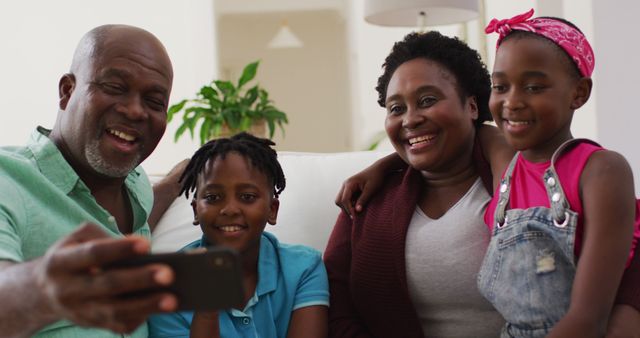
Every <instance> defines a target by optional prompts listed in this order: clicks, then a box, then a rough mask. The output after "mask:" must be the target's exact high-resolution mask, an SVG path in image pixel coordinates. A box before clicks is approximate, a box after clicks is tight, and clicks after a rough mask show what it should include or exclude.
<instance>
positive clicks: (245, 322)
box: [242, 317, 251, 325]
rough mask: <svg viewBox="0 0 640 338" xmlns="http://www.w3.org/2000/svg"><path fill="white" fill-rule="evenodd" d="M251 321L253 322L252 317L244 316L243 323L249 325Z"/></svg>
mask: <svg viewBox="0 0 640 338" xmlns="http://www.w3.org/2000/svg"><path fill="white" fill-rule="evenodd" d="M249 323H251V319H249V318H247V317H244V318H242V324H244V325H249Z"/></svg>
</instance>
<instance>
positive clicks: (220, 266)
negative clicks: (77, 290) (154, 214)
mask: <svg viewBox="0 0 640 338" xmlns="http://www.w3.org/2000/svg"><path fill="white" fill-rule="evenodd" d="M152 263H162V264H166V265H169V266H170V267H171V269H173V273H174V275H175V278H174V282H173V284H171V285H169V286H167V287H164V288H160V289H155V290H150V291H168V292H171V293H173V294H174V295H176V297H177V298H178V310H179V311H186V310H190V311H196V310H203V311H208V310H222V309H229V308H242V305H243V303H244V289H243V282H242V270H241V265H240V257H239V256H238V254H237V253H236V252H235V251H234V250H232V249H229V248H223V247H210V248H200V249H194V250H190V251H178V252H172V253H161V254H149V255H145V256H139V257H136V258H134V259H131V260H127V261H121V262H117V263H115V264H113V265H111V266H110V267H111V268H127V267H137V266H142V265H147V264H152ZM128 296H135V294H133V295H128Z"/></svg>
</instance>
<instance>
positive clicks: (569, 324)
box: [336, 11, 638, 337]
mask: <svg viewBox="0 0 640 338" xmlns="http://www.w3.org/2000/svg"><path fill="white" fill-rule="evenodd" d="M532 15H533V11H530V12H528V13H525V14H523V15H519V16H516V17H514V18H512V19H510V20H502V21H498V20H494V21H492V22H491V24H490V25H489V27H488V29H487V30H488V31H491V32H498V33H499V34H500V39H499V41H498V46H499V48H498V51H497V55H496V61H495V66H494V73H493V75H492V81H493V88H492V93H491V99H490V109H491V112H492V115H493V118H494V119H495V121H496V123H497V124H498V126H499V128H500V129H501V130H502V132H503V134H504V135H493V134H492V132H491V130H490V128H489V129H486V128H485V129H483V130H481V131H480V132H479V133H480V136H481V139H482V141H483V146H484V147H485V154H487V155H488V156H487V157H489V159H490V162H491V167H492V171H493V173H494V185H496V186H497V185H498V183H501V184H500V185H499V188H498V189H497V190H496V194H495V195H494V198H493V200H492V202H491V204H490V206H489V209H488V211H487V213H486V217H485V220H486V222H487V224H489V226H490V227H491V228H492V232H493V237H492V240H491V244H490V246H489V248H488V252H487V254H486V258H485V261H484V263H483V268H482V271H481V273H480V276H479V278H478V280H479V288H480V290H481V292H482V293H483V294H484V295H485V296H486V297H487V298H488V299H489V300H490V301H491V302H492V303H493V305H494V306H495V307H496V309H497V310H498V311H499V312H500V313H501V314H502V315H503V316H504V317H505V319H506V320H507V324H506V327H505V329H504V332H503V336H504V337H510V336H516V337H518V336H526V337H539V336H545V335H547V334H549V336H555V337H572V336H575V337H590V336H594V337H597V336H603V335H604V333H605V330H606V329H607V319H608V318H609V316H610V314H611V308H612V305H613V302H614V299H615V296H616V290H617V288H618V285H619V284H620V278H621V276H622V272H623V270H624V267H625V261H628V258H630V257H631V256H630V255H629V252H630V251H631V252H633V251H632V250H633V248H630V247H631V246H632V243H633V246H635V242H636V241H637V237H638V232H637V230H636V236H634V239H633V241H632V233H633V231H634V230H633V229H634V227H635V229H638V220H637V219H636V215H637V214H638V213H637V209H636V208H637V206H636V204H635V202H636V201H635V197H634V192H633V178H632V174H631V170H630V168H629V165H628V164H627V162H626V160H625V159H624V158H623V157H622V156H620V155H619V154H616V153H614V152H611V151H607V150H604V149H602V148H600V147H599V146H597V145H594V144H593V143H592V142H590V141H580V140H573V137H572V135H571V132H570V125H571V119H572V117H573V112H574V110H575V109H578V108H580V107H581V106H582V105H583V104H584V103H585V102H586V101H587V99H588V98H589V95H590V92H591V85H592V83H591V79H590V76H591V72H592V70H593V66H594V57H593V52H592V50H591V47H590V46H589V44H588V42H587V41H586V38H585V37H584V35H583V34H582V33H581V32H580V31H579V30H578V29H577V28H575V26H573V25H572V24H570V23H568V22H566V21H564V20H561V19H555V18H538V19H532V20H529V18H530V17H531V16H532ZM505 139H506V141H507V144H505V142H504V141H505ZM567 142H568V143H567ZM513 148H515V149H516V150H518V151H520V153H519V154H517V155H516V156H515V157H513V150H512V149H513ZM512 157H513V159H514V161H513V163H512V166H509V170H508V171H507V173H506V174H505V175H504V177H503V176H502V173H503V172H504V171H505V169H507V166H508V165H509V163H510V160H511V158H512ZM397 162H398V159H397V156H396V157H395V158H394V157H393V156H392V157H388V158H385V159H383V160H381V161H379V162H378V163H377V164H375V165H374V166H372V167H370V168H368V169H367V170H366V171H365V172H363V173H360V174H358V175H356V176H354V177H352V178H350V179H349V180H348V181H347V182H345V184H344V185H343V187H342V189H341V191H340V192H339V194H338V197H337V198H336V203H337V204H339V205H342V206H344V209H345V211H347V212H348V213H350V214H353V212H354V211H355V212H358V211H359V210H362V205H364V203H366V201H367V200H368V199H369V198H370V196H372V194H373V191H375V190H376V189H377V188H378V187H379V185H380V181H381V178H382V177H384V174H383V172H385V171H389V170H390V168H393V167H394V166H395V163H397ZM501 177H502V178H503V180H502V182H501V180H500V178H501ZM359 190H361V191H362V193H361V194H360V196H359V197H358V198H357V200H356V201H355V208H353V207H352V201H353V199H352V197H353V196H354V195H355V193H356V192H357V191H359ZM494 216H495V217H494ZM494 224H497V225H495V226H494ZM634 224H635V225H634ZM630 249H631V250H630ZM578 258H579V260H578ZM637 262H638V259H634V260H633V265H632V266H631V269H629V270H627V272H629V273H628V276H627V274H625V278H631V279H633V278H636V279H637V270H638V266H637V264H638V263H637ZM634 289H637V284H636V286H634V285H632V284H629V283H628V282H625V283H623V284H622V286H621V293H619V294H618V296H619V299H618V303H622V304H625V303H628V302H630V303H632V304H634V306H637V305H638V302H637V298H638V297H637V296H636V295H635V294H636V293H637V292H631V291H632V290H634ZM632 294H633V295H632ZM625 297H626V298H625ZM625 299H626V300H625ZM622 304H619V305H618V306H616V311H614V313H613V315H612V320H611V322H612V323H610V325H615V326H614V327H613V328H612V327H611V326H610V328H609V333H612V332H613V331H615V330H621V329H622V328H621V321H620V320H619V318H621V316H623V315H621V313H624V315H630V316H631V317H632V318H633V319H635V322H634V323H635V324H636V325H637V322H638V318H637V317H638V312H637V311H636V310H633V309H631V308H630V307H628V306H626V305H622ZM626 318H629V317H626Z"/></svg>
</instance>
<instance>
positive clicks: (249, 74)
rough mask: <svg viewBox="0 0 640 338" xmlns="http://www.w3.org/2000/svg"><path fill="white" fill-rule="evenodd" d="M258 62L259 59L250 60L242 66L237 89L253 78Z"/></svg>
mask: <svg viewBox="0 0 640 338" xmlns="http://www.w3.org/2000/svg"><path fill="white" fill-rule="evenodd" d="M259 63H260V61H256V62H252V63H250V64H248V65H247V66H246V67H244V70H243V71H242V76H240V79H239V80H238V89H240V88H242V86H244V84H245V83H247V82H249V81H251V80H253V78H254V77H255V76H256V72H257V71H258V64H259Z"/></svg>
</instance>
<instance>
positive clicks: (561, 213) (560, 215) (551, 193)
mask: <svg viewBox="0 0 640 338" xmlns="http://www.w3.org/2000/svg"><path fill="white" fill-rule="evenodd" d="M585 142H586V143H591V144H593V145H596V146H600V145H599V144H598V143H596V142H594V141H592V140H588V139H580V138H577V139H571V140H567V141H566V142H564V143H563V144H561V145H560V147H558V149H556V151H555V152H554V153H553V156H551V164H550V165H549V168H547V170H545V172H544V176H543V181H544V186H545V188H546V190H547V198H548V199H549V205H550V206H551V210H552V213H553V221H554V224H555V225H556V226H559V227H564V226H566V222H567V218H568V217H567V215H566V210H567V209H569V202H568V201H567V197H566V195H565V193H564V190H563V189H562V184H561V183H560V178H559V177H558V173H557V172H556V168H555V164H556V161H557V160H558V159H559V158H560V156H562V155H563V154H564V153H565V152H567V151H569V150H571V148H573V147H574V146H576V145H578V144H580V143H585Z"/></svg>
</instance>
